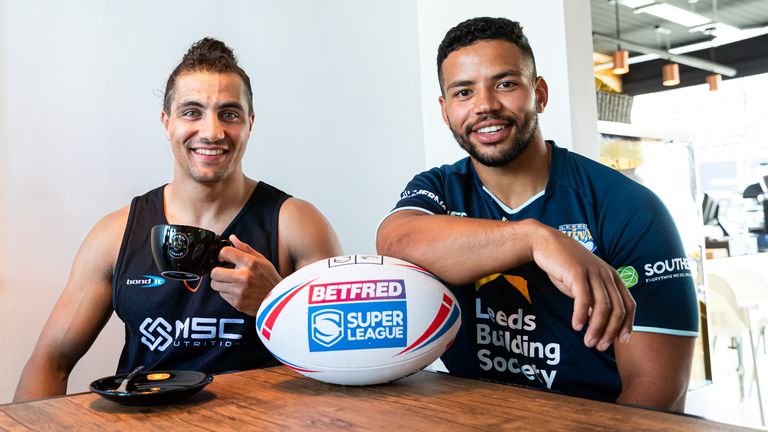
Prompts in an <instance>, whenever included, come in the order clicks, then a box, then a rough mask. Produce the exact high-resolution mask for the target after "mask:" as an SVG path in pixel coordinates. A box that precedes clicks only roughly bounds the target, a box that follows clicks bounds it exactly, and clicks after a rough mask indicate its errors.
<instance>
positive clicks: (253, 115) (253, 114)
mask: <svg viewBox="0 0 768 432" xmlns="http://www.w3.org/2000/svg"><path fill="white" fill-rule="evenodd" d="M254 120H256V113H251V115H250V117H248V133H250V132H251V131H252V130H253V122H254Z"/></svg>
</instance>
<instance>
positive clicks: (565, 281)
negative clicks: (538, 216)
mask: <svg viewBox="0 0 768 432" xmlns="http://www.w3.org/2000/svg"><path fill="white" fill-rule="evenodd" d="M547 231H548V232H545V233H542V235H539V236H536V237H535V239H534V241H533V243H532V246H531V252H532V256H533V261H534V262H535V263H536V265H538V266H539V267H540V268H541V269H542V270H544V271H545V272H546V273H547V275H548V276H549V279H550V280H551V281H552V283H553V284H554V285H555V286H556V287H557V289H559V290H560V291H562V292H563V293H564V294H565V295H567V296H569V297H571V298H573V300H574V301H573V318H572V319H571V325H572V326H573V329H574V330H576V331H579V330H581V329H582V328H583V327H584V324H587V323H588V325H587V332H586V334H585V335H584V344H585V345H586V346H588V347H590V348H591V347H596V348H597V349H598V350H600V351H605V350H606V349H608V347H609V346H610V345H611V343H613V341H614V339H616V337H617V336H619V338H620V340H621V341H622V342H624V343H626V342H628V341H629V336H630V334H631V333H632V323H633V322H634V319H635V300H634V299H633V298H632V296H631V295H630V294H629V291H628V290H627V289H626V287H624V283H623V282H622V281H621V278H620V277H619V275H618V273H616V270H614V269H613V267H611V266H609V265H608V264H607V263H606V262H605V261H603V260H601V259H600V258H598V257H597V256H596V255H594V254H592V252H590V251H588V250H587V249H586V248H584V247H583V246H581V245H580V244H579V243H578V242H576V241H575V240H573V239H571V238H569V237H568V236H566V235H564V234H562V233H560V232H559V231H557V230H554V229H551V230H547Z"/></svg>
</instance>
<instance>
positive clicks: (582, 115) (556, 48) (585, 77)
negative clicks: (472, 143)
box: [418, 0, 599, 167]
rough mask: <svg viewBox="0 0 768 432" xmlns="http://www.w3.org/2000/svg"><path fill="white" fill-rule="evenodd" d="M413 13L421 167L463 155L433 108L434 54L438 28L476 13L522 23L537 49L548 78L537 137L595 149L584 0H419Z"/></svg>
mask: <svg viewBox="0 0 768 432" xmlns="http://www.w3.org/2000/svg"><path fill="white" fill-rule="evenodd" d="M418 14H419V55H420V57H421V66H420V67H421V82H422V87H421V96H422V97H421V103H422V112H423V118H424V143H425V144H424V145H425V157H426V162H427V166H428V167H432V166H436V165H442V164H445V163H452V162H454V161H456V160H458V159H460V158H463V157H465V156H466V153H465V152H464V151H463V150H462V149H461V148H460V147H459V145H458V144H457V143H456V141H455V140H454V139H453V136H452V135H451V132H450V131H449V130H448V128H447V127H446V126H445V123H443V120H442V118H441V116H440V106H439V104H438V102H437V98H438V97H439V96H440V85H439V84H438V81H437V65H436V57H437V46H438V45H439V44H440V41H441V40H442V39H443V36H445V33H446V32H447V31H448V30H449V29H450V28H451V27H453V26H455V25H456V24H458V23H459V22H461V21H464V20H466V19H469V18H473V17H476V16H493V17H504V18H509V19H511V20H514V21H519V22H520V23H521V24H522V26H523V31H524V32H525V34H526V36H527V37H528V40H529V41H530V43H531V47H532V48H533V54H534V56H535V57H536V68H537V72H538V74H539V75H541V76H543V77H544V79H545V80H546V81H547V84H548V85H549V102H548V105H547V108H546V110H545V112H544V113H543V114H542V115H541V116H540V117H539V120H540V122H541V128H542V131H543V133H544V137H545V138H546V139H552V140H555V142H557V144H558V145H559V146H561V147H567V148H569V149H572V150H575V151H577V152H579V153H581V154H583V155H585V156H588V157H591V158H594V159H596V158H597V157H598V155H599V153H598V144H597V126H596V124H597V111H596V105H595V90H594V89H595V86H594V78H593V77H594V72H593V71H592V55H591V53H592V36H591V35H592V23H591V16H590V10H589V1H588V0H538V1H532V0H484V1H477V2H467V1H466V0H421V1H419V8H418Z"/></svg>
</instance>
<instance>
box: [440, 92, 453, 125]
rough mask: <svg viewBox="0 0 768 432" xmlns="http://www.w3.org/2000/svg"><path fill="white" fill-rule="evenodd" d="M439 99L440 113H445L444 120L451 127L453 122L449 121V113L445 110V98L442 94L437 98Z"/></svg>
mask: <svg viewBox="0 0 768 432" xmlns="http://www.w3.org/2000/svg"><path fill="white" fill-rule="evenodd" d="M437 101H438V102H440V114H442V115H443V121H444V122H445V124H447V125H448V127H451V123H450V122H449V121H448V113H447V112H446V111H445V98H444V97H443V96H440V97H438V98H437Z"/></svg>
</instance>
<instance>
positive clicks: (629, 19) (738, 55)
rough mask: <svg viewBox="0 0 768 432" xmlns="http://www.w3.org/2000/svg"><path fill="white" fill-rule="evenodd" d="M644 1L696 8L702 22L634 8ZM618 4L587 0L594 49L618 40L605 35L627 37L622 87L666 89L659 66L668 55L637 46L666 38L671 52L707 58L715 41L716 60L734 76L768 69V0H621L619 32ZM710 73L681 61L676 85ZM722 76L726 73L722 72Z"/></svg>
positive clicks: (655, 45)
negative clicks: (687, 22)
mask: <svg viewBox="0 0 768 432" xmlns="http://www.w3.org/2000/svg"><path fill="white" fill-rule="evenodd" d="M648 3H657V4H667V5H670V6H676V7H677V8H679V9H683V10H685V11H690V12H694V13H696V14H698V15H699V16H700V18H702V19H701V20H700V21H702V25H700V26H699V25H693V26H692V27H689V26H686V25H682V24H679V23H676V22H672V21H669V20H667V19H664V18H660V17H658V16H655V15H652V14H650V13H646V12H640V13H635V12H636V11H640V10H642V9H641V8H639V7H638V5H642V4H648ZM713 3H715V4H713ZM713 6H716V11H715V10H714V7H713ZM616 7H617V6H616V2H615V1H614V0H591V9H592V31H593V36H594V37H593V50H594V51H595V52H596V53H601V54H606V55H609V56H610V55H611V54H612V53H613V52H614V51H615V50H616V48H617V44H616V42H615V41H610V40H606V39H620V40H622V41H624V42H627V46H623V48H624V49H627V50H628V51H629V56H630V72H629V73H628V74H626V75H623V76H622V81H623V87H624V92H625V93H628V94H642V93H649V92H654V91H661V90H664V89H666V87H662V86H661V79H660V74H661V66H662V65H663V64H665V63H667V62H668V60H664V59H660V58H659V57H658V56H654V55H648V54H647V52H640V50H639V48H642V47H647V48H650V49H656V50H664V51H666V49H667V41H668V42H669V47H670V48H671V51H672V52H673V53H676V54H682V55H685V56H690V57H698V58H700V59H704V60H707V61H711V60H712V55H713V50H712V47H713V46H714V47H715V48H714V60H715V61H716V62H717V63H719V64H721V65H725V66H728V67H730V68H734V69H736V74H735V76H734V77H739V76H746V75H752V74H755V73H764V72H768V0H664V1H658V0H657V1H656V2H652V1H650V0H619V4H618V12H619V24H620V37H618V38H617V32H616ZM715 23H716V24H715ZM657 27H661V31H657V30H656V28H657ZM697 27H698V29H697ZM601 35H602V36H604V37H601ZM695 44H699V45H695ZM636 45H640V46H641V47H636ZM635 48H637V49H635ZM606 66H608V65H606ZM606 66H603V68H605V67H606ZM600 67H601V66H597V68H600ZM709 73H711V71H710V70H702V69H699V68H694V67H688V66H685V65H684V64H681V67H680V74H681V84H680V86H686V85H695V84H701V83H703V82H704V77H705V76H706V75H707V74H709ZM723 78H724V79H728V78H729V77H728V76H727V75H725V76H723Z"/></svg>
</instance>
